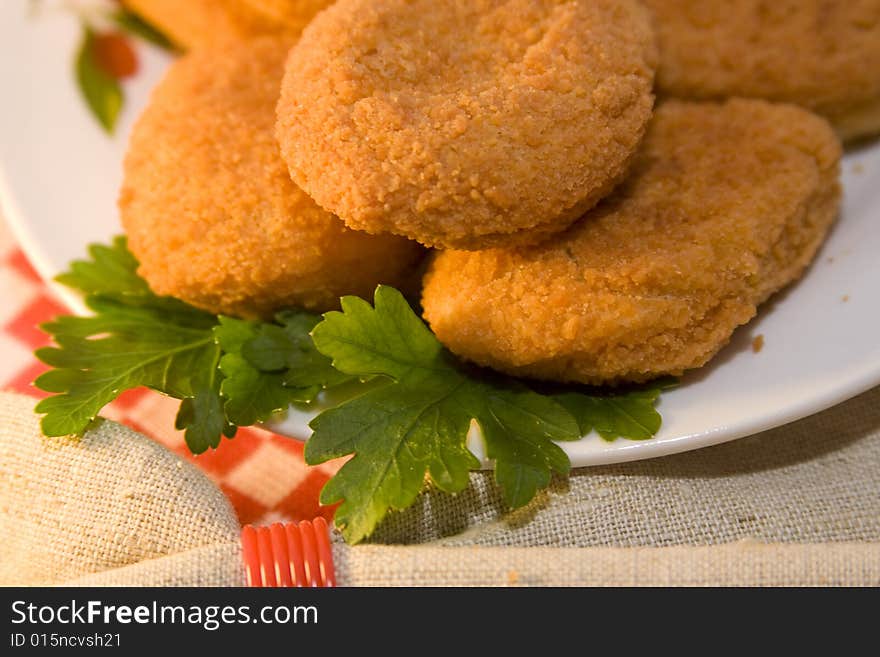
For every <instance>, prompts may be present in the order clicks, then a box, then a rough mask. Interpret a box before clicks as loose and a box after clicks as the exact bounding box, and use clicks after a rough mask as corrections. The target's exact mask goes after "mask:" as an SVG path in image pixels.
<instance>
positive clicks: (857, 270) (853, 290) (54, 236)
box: [0, 0, 880, 466]
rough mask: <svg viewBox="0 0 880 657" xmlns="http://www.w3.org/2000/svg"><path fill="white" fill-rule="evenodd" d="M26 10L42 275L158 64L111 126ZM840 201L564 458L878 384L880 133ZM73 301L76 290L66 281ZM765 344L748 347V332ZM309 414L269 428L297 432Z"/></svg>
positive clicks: (6, 185)
mask: <svg viewBox="0 0 880 657" xmlns="http://www.w3.org/2000/svg"><path fill="white" fill-rule="evenodd" d="M43 4H44V5H45V8H44V9H43V10H42V11H40V12H38V15H37V16H35V17H31V16H29V11H28V7H29V6H30V3H29V2H28V1H27V0H3V2H0V44H2V45H0V48H2V54H0V89H2V90H3V91H2V94H3V102H2V103H0V200H2V207H3V211H4V213H5V215H6V218H7V220H8V221H9V222H10V223H11V225H12V227H13V229H14V230H15V232H16V234H17V236H18V238H19V239H20V241H21V244H22V245H23V247H24V249H25V250H26V251H27V253H28V255H29V256H30V258H31V260H32V261H33V263H34V265H35V266H36V268H37V269H38V270H39V272H40V273H41V274H42V275H43V276H44V277H46V278H51V277H52V276H53V275H55V274H57V273H58V272H60V271H62V270H63V269H65V268H66V266H67V263H69V262H70V261H71V260H73V259H75V258H80V257H82V256H83V255H84V253H85V247H86V245H87V244H88V243H90V242H96V241H97V242H107V241H108V240H109V239H110V238H111V236H113V235H115V234H117V233H119V232H120V230H121V229H120V226H119V222H118V219H117V213H116V205H115V203H116V193H117V190H118V188H119V184H120V177H121V162H122V157H123V153H124V150H125V143H126V138H127V134H128V131H129V128H130V126H131V124H132V121H133V120H134V118H135V117H136V116H137V114H138V111H139V109H140V108H141V107H142V106H143V105H144V103H145V101H146V99H147V96H148V92H149V90H150V89H151V88H152V86H153V85H154V84H155V82H156V81H157V80H158V78H159V77H160V75H161V73H162V70H163V69H164V67H165V66H166V65H167V62H168V60H167V57H166V56H165V55H164V54H162V53H160V52H158V51H156V50H152V49H150V48H148V47H146V46H142V45H141V46H139V53H140V55H141V60H142V61H141V64H142V70H141V73H140V74H139V75H138V76H137V77H136V78H135V79H134V80H131V81H128V82H127V83H126V84H125V90H126V94H127V103H126V106H125V109H124V111H123V114H122V117H121V121H120V125H119V127H118V129H117V133H116V136H115V137H113V138H112V139H111V138H109V137H108V136H107V135H106V134H105V133H104V132H103V131H102V130H101V129H100V128H99V127H98V125H97V124H96V122H95V121H94V120H93V119H92V117H91V116H90V115H89V114H88V113H87V111H86V108H85V106H84V104H83V102H82V101H81V100H80V98H79V95H78V91H77V89H76V87H75V85H74V78H73V74H72V67H73V53H74V51H75V48H76V46H77V43H78V40H79V34H80V33H79V25H78V23H77V21H76V19H75V18H74V17H73V16H72V15H71V14H70V13H69V12H66V11H62V10H59V9H57V8H55V7H57V3H53V2H51V1H48V0H47V1H45V2H44V3H43ZM844 184H845V187H846V202H845V208H844V211H843V216H842V217H841V219H840V221H839V223H838V224H837V226H836V227H835V229H834V231H833V232H832V234H831V236H830V238H829V240H828V242H827V243H826V244H825V247H824V248H823V250H822V252H821V253H820V254H819V256H818V258H817V260H816V262H815V264H814V266H813V267H812V269H811V270H810V271H809V272H808V274H807V275H806V276H805V277H804V279H803V280H801V281H800V282H799V283H798V284H797V285H795V286H794V287H792V288H791V289H790V290H788V291H787V292H785V293H784V294H782V295H780V296H778V297H777V298H776V299H775V300H774V301H773V302H771V303H770V304H769V305H767V306H766V307H765V308H764V309H763V311H762V313H761V314H760V316H759V317H758V318H757V319H756V320H755V321H753V322H752V323H751V324H749V325H748V326H746V327H743V328H742V329H740V330H739V331H738V332H737V333H736V334H735V335H734V338H733V341H732V342H731V344H730V345H729V346H728V347H727V348H726V349H725V350H724V351H723V352H722V353H721V354H720V355H719V356H718V357H717V358H715V360H714V361H713V362H712V363H711V365H710V366H708V367H706V368H704V369H702V370H700V371H698V372H695V373H693V374H690V375H689V376H687V377H685V379H684V381H683V382H682V385H681V386H680V387H679V388H677V389H675V390H672V391H670V392H667V393H665V394H664V395H663V399H662V403H661V406H660V410H661V412H662V413H663V419H664V424H663V428H662V430H661V432H660V434H659V435H658V436H657V437H656V438H655V439H653V440H650V441H645V442H631V441H626V440H618V441H616V442H614V443H606V442H604V441H602V440H601V439H600V438H598V437H597V436H595V435H593V436H587V437H585V438H584V439H582V440H580V441H578V442H575V443H566V444H564V445H563V448H564V449H565V450H566V452H568V454H569V456H570V457H571V459H572V462H573V464H574V465H576V466H582V465H594V464H603V463H614V462H620V461H629V460H636V459H643V458H650V457H654V456H661V455H664V454H671V453H674V452H682V451H686V450H690V449H696V448H699V447H705V446H708V445H713V444H716V443H721V442H724V441H727V440H732V439H734V438H739V437H742V436H746V435H750V434H753V433H756V432H759V431H762V430H765V429H769V428H772V427H775V426H779V425H782V424H785V423H787V422H791V421H793V420H797V419H799V418H802V417H805V416H807V415H810V414H812V413H816V412H818V411H821V410H823V409H825V408H828V407H830V406H832V405H834V404H837V403H839V402H841V401H843V400H845V399H848V398H850V397H853V396H855V395H857V394H859V393H860V392H863V391H865V390H868V389H869V388H871V387H873V386H875V385H877V384H880V332H878V326H880V303H878V290H880V144H877V143H875V144H874V145H873V146H871V147H866V148H862V149H861V150H856V151H853V152H851V153H850V154H848V155H847V157H846V159H845V161H844ZM59 293H60V294H61V295H62V297H63V298H64V299H65V300H66V301H68V302H69V303H70V305H71V307H73V308H74V309H79V308H80V307H81V306H80V303H79V300H78V299H77V298H76V297H75V296H73V295H71V294H70V293H69V292H67V291H65V290H64V289H59ZM759 334H760V335H763V336H764V343H765V346H764V348H763V350H762V351H761V352H760V353H757V354H756V353H753V351H752V349H751V343H752V339H753V337H754V336H757V335H759ZM307 419H308V417H307V416H303V415H301V414H298V413H293V414H291V417H290V418H289V420H288V421H287V422H285V423H282V424H281V425H278V426H277V427H276V428H280V429H282V430H285V431H287V432H289V433H291V434H292V435H294V436H296V437H300V438H303V437H305V435H306V433H307V428H306V427H305V422H306V421H307Z"/></svg>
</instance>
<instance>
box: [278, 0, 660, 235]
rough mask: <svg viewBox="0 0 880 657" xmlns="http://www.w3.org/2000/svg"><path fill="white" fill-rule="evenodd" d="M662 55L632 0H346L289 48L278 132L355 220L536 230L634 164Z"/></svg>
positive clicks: (369, 226)
mask: <svg viewBox="0 0 880 657" xmlns="http://www.w3.org/2000/svg"><path fill="white" fill-rule="evenodd" d="M655 63H656V55H655V46H654V35H653V32H652V30H651V29H650V25H649V22H648V18H647V12H646V11H645V10H644V9H643V8H642V7H641V6H640V5H638V4H637V3H636V2H633V1H632V0H592V1H590V2H583V1H576V0H446V1H444V2H437V1H436V0H383V1H382V2H377V1H376V0H340V1H339V2H337V3H336V4H334V5H333V6H332V7H330V8H329V9H327V10H326V11H324V12H322V13H321V14H319V16H318V17H317V18H316V19H315V20H314V21H312V23H311V24H310V25H309V27H308V28H307V29H306V30H305V32H304V33H303V37H302V40H301V41H300V42H299V44H298V45H297V46H296V47H295V48H294V49H293V50H292V51H291V54H290V59H289V60H288V62H287V71H286V74H285V78H284V83H283V85H282V94H281V100H280V102H279V104H278V139H279V142H280V144H281V147H282V152H283V154H284V158H285V160H286V161H287V164H288V166H289V168H290V173H291V176H292V177H293V180H294V181H295V182H296V183H297V184H298V185H300V186H301V187H302V188H303V189H304V190H306V191H307V192H308V193H309V195H310V196H311V197H312V198H314V199H315V200H316V201H317V202H318V204H319V205H321V206H322V207H324V208H326V209H327V210H330V211H332V212H334V213H336V214H337V215H338V216H339V217H340V218H341V219H342V220H343V221H345V223H346V224H347V225H348V226H349V227H351V228H356V229H359V230H365V231H368V232H371V233H381V232H390V233H395V234H399V235H405V236H407V237H410V238H412V239H416V240H418V241H420V242H422V243H423V244H426V245H430V246H438V247H444V248H451V247H454V248H460V249H476V248H483V247H486V246H489V245H494V244H509V243H512V242H519V243H524V242H534V241H536V240H539V239H540V238H541V237H542V236H545V235H546V234H548V233H553V232H559V231H561V230H564V229H565V228H566V227H567V226H568V225H570V224H571V223H572V222H573V221H574V220H575V219H577V217H578V216H580V214H582V213H583V212H584V211H585V210H586V209H587V208H589V207H592V206H593V205H595V204H596V203H597V202H598V201H599V199H601V198H602V197H603V196H605V195H606V194H608V193H609V192H610V190H611V189H612V188H613V186H614V185H615V184H616V183H617V182H618V181H619V180H620V179H621V178H622V177H623V176H624V175H625V173H626V171H627V168H628V165H629V163H630V161H631V159H632V156H633V154H634V153H635V151H636V148H637V146H638V144H639V142H640V141H641V138H642V136H643V134H644V130H645V127H646V125H647V123H648V120H649V119H650V116H651V112H652V107H653V95H652V84H653V71H654V65H655Z"/></svg>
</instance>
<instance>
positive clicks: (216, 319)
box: [35, 238, 667, 542]
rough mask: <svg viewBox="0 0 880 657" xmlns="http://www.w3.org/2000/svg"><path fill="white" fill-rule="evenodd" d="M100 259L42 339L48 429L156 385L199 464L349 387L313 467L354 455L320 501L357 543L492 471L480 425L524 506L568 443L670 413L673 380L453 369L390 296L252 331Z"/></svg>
mask: <svg viewBox="0 0 880 657" xmlns="http://www.w3.org/2000/svg"><path fill="white" fill-rule="evenodd" d="M89 254H90V259H89V260H84V261H79V262H75V263H73V264H72V265H71V269H70V271H69V272H67V273H65V274H62V275H61V276H59V277H58V280H59V281H60V282H62V283H64V284H66V285H68V286H71V287H73V288H75V289H77V290H79V291H81V292H82V293H83V294H84V295H85V301H86V305H87V306H88V308H89V309H90V310H91V311H92V312H93V315H91V316H89V317H60V318H58V319H56V320H55V321H53V322H50V323H48V324H46V325H44V326H43V328H44V330H46V331H47V332H48V333H50V334H51V335H52V337H53V339H54V341H55V344H56V346H54V347H47V348H44V349H40V350H38V351H37V356H38V357H39V358H40V359H41V360H43V361H44V362H46V363H47V364H49V365H51V366H52V367H53V368H54V369H52V370H50V371H49V372H47V373H46V374H44V375H42V376H41V377H40V378H38V379H37V381H36V384H35V385H37V387H39V388H41V389H43V390H46V391H48V392H52V393H55V395H54V396H52V397H48V398H47V399H44V400H43V401H41V402H40V403H39V404H38V405H37V411H38V412H39V413H42V414H44V417H43V419H42V429H43V432H44V433H45V434H46V435H49V436H59V435H70V434H74V435H76V434H82V433H83V432H84V431H86V430H87V429H88V428H89V426H90V425H91V423H92V422H93V421H94V420H95V418H96V417H97V415H98V413H99V412H100V410H101V409H102V408H103V407H104V406H105V405H106V404H107V403H109V402H110V401H112V400H113V399H115V398H116V397H118V396H119V395H120V394H121V393H122V392H124V391H125V390H129V389H131V388H135V387H138V386H147V387H149V388H152V389H154V390H158V391H159V392H161V393H164V394H166V395H169V396H171V397H174V398H177V399H180V400H181V404H180V410H179V412H178V415H177V421H176V425H177V427H178V428H179V429H183V430H184V431H185V438H186V442H187V445H188V446H189V448H190V449H191V450H192V451H193V452H194V453H196V454H199V453H202V452H204V451H206V450H207V449H209V448H217V447H218V446H220V443H221V440H222V437H223V436H226V437H228V438H232V437H233V436H234V435H235V431H236V429H237V427H240V426H248V425H251V424H255V423H259V422H264V421H266V420H268V419H270V418H272V417H273V416H274V415H276V414H277V413H280V412H283V411H284V410H285V409H287V408H288V406H289V405H290V404H291V403H309V402H311V401H313V400H314V399H315V398H316V396H317V395H318V394H319V393H320V392H321V391H322V390H326V389H330V388H334V387H336V386H340V385H342V384H348V387H349V388H353V389H354V391H355V392H354V393H352V395H351V396H350V397H349V398H348V399H347V400H345V401H342V402H341V403H339V404H337V405H336V406H335V407H332V408H329V409H328V410H324V411H323V412H321V413H320V414H318V415H317V417H316V418H315V419H314V420H313V421H312V422H311V425H310V426H311V428H312V429H313V432H314V433H313V435H312V436H311V438H310V439H309V440H308V442H307V443H306V449H305V457H306V461H307V462H308V463H311V464H317V463H323V462H325V461H328V460H330V459H334V458H338V457H342V456H352V458H350V459H349V460H348V461H347V462H346V463H345V465H343V466H342V468H341V469H340V470H339V472H338V473H337V474H336V475H335V476H334V477H333V478H332V479H331V480H330V481H329V482H328V483H327V485H326V486H325V488H324V490H323V491H322V493H321V501H322V502H323V503H326V504H332V503H336V502H341V504H340V506H339V508H338V509H337V511H336V524H337V526H338V527H339V528H340V529H341V531H342V533H343V535H344V536H345V538H346V540H348V541H349V542H358V541H360V540H362V539H364V538H365V537H367V536H369V535H370V534H371V533H372V531H373V530H374V529H375V527H376V526H377V524H378V523H379V522H380V521H381V520H382V518H383V517H384V516H385V515H386V514H387V513H388V511H389V510H391V509H403V508H405V507H407V506H409V505H410V504H412V503H413V502H414V501H415V499H416V497H417V496H418V494H419V492H420V491H421V490H422V488H423V487H424V485H425V482H426V480H427V479H430V480H431V481H432V482H433V483H434V485H436V486H437V487H438V488H440V489H441V490H444V491H448V492H457V491H461V490H463V489H464V488H465V487H466V486H467V485H468V473H469V472H470V471H471V470H474V469H476V468H479V467H480V465H481V464H480V462H479V460H478V459H477V458H476V457H475V456H474V455H473V454H472V453H471V452H470V451H469V450H468V447H467V436H468V432H469V430H470V428H471V426H472V425H473V424H474V423H475V424H476V425H477V426H478V427H479V429H480V431H481V434H482V436H483V440H484V441H485V444H486V453H487V455H488V457H489V458H490V459H492V460H493V461H494V463H495V479H496V481H497V483H498V485H499V486H500V488H501V491H502V494H503V497H504V499H505V500H506V502H507V503H508V504H509V505H510V506H511V507H519V506H523V505H525V504H527V503H528V502H529V501H530V500H531V499H532V498H533V497H534V495H535V493H536V492H537V491H538V490H539V489H541V488H543V487H545V486H547V485H548V483H549V481H550V478H551V476H552V474H554V473H556V474H559V475H564V474H566V473H567V472H568V471H569V469H570V468H571V464H570V462H569V460H568V457H567V456H566V454H565V452H564V451H563V450H562V449H561V448H560V447H559V446H558V445H557V443H558V442H561V441H572V440H578V439H579V438H580V437H581V436H582V435H584V434H586V433H589V432H590V431H591V430H594V429H595V430H596V431H597V433H599V435H600V436H601V437H602V438H604V439H606V440H614V439H616V438H619V437H623V438H630V439H634V440H644V439H647V438H650V437H652V436H653V435H655V434H656V432H657V430H658V429H659V428H660V422H661V419H660V415H659V413H658V412H657V410H656V403H657V400H658V397H659V394H660V391H661V389H662V388H663V387H664V386H665V385H667V382H661V383H658V384H656V385H653V386H643V387H640V388H637V389H631V390H627V391H607V390H606V391H597V390H594V389H591V388H584V387H571V386H569V387H565V388H557V387H554V388H553V389H552V390H551V389H547V388H542V389H538V388H533V387H530V386H529V385H527V384H526V383H524V382H522V381H519V380H515V379H511V378H509V377H502V376H499V375H496V374H492V373H488V372H486V371H483V370H477V369H475V368H473V367H470V366H467V365H465V364H463V363H462V362H460V361H458V360H457V359H456V358H454V357H453V356H452V354H450V353H449V352H448V351H447V350H446V349H445V348H444V347H443V346H442V345H441V344H440V342H439V341H438V340H437V338H436V337H435V336H434V335H433V333H431V331H430V330H429V329H428V327H427V326H426V325H425V324H424V323H423V322H422V321H421V319H419V317H418V316H417V315H416V314H415V312H413V310H412V308H411V307H410V305H409V303H408V302H407V301H406V299H405V298H404V297H403V295H402V294H401V293H400V292H398V291H397V290H395V289H394V288H391V287H387V286H380V287H379V288H377V290H376V294H375V298H374V303H373V304H370V303H369V302H368V301H366V300H364V299H360V298H358V297H344V298H343V299H342V300H341V308H342V309H341V311H335V312H330V313H327V314H326V315H324V317H323V318H321V317H318V316H316V315H312V314H310V313H306V312H302V311H287V312H283V313H280V314H279V315H277V316H276V317H275V318H274V320H273V321H268V322H258V321H246V320H241V319H235V318H230V317H222V316H216V315H212V314H210V313H207V312H204V311H201V310H198V309H196V308H193V307H191V306H189V305H187V304H185V303H183V302H181V301H178V300H176V299H172V298H170V297H159V296H157V295H155V294H153V293H152V292H151V291H150V290H149V287H148V286H147V284H146V282H145V281H144V280H143V279H141V278H140V277H139V276H138V275H137V261H136V260H135V259H134V257H133V256H132V255H131V253H129V251H128V249H127V247H126V243H125V239H124V238H117V239H116V240H115V241H114V242H113V244H112V245H111V246H99V245H95V246H92V247H90V250H89ZM358 381H361V382H366V381H370V382H371V383H370V385H363V386H360V385H357V382H358ZM352 383H354V385H352Z"/></svg>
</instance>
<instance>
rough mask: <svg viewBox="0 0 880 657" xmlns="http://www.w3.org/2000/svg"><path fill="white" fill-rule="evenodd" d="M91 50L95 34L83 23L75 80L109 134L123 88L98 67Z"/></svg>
mask: <svg viewBox="0 0 880 657" xmlns="http://www.w3.org/2000/svg"><path fill="white" fill-rule="evenodd" d="M94 49H95V33H94V32H93V31H92V30H91V28H89V27H85V26H84V27H83V38H82V41H81V43H80V46H79V50H78V51H77V54H76V61H75V72H76V83H77V85H78V86H79V90H80V92H81V93H82V96H83V98H84V99H85V101H86V105H88V108H89V109H90V110H91V112H92V114H93V115H94V117H95V118H96V119H97V120H98V123H100V124H101V127H103V128H104V130H105V131H107V132H108V133H109V134H113V130H114V129H115V128H116V119H117V118H118V117H119V112H120V110H122V104H123V102H124V96H123V93H122V87H120V86H119V82H117V81H116V80H115V79H114V78H113V77H112V76H110V75H108V74H107V73H105V72H104V71H103V70H102V69H101V67H100V66H98V63H97V61H96V60H95V53H94Z"/></svg>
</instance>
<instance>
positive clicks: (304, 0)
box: [123, 0, 333, 50]
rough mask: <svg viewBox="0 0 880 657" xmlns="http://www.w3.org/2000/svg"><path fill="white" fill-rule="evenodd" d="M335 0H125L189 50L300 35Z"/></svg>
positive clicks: (137, 12) (140, 14) (128, 5)
mask: <svg viewBox="0 0 880 657" xmlns="http://www.w3.org/2000/svg"><path fill="white" fill-rule="evenodd" d="M332 2H333V0H123V4H125V5H126V6H127V7H128V8H129V9H131V11H133V12H134V13H136V14H138V15H139V16H141V17H142V18H144V20H146V21H147V22H149V23H150V24H152V25H154V26H155V27H156V28H158V29H159V30H160V31H161V32H162V33H163V34H165V35H166V36H167V37H168V38H169V39H171V40H172V41H173V42H174V43H175V44H176V45H178V46H179V47H181V48H183V49H184V50H188V49H191V48H202V47H210V46H213V45H217V44H221V43H225V42H228V41H240V40H242V39H249V38H252V37H257V36H261V35H278V36H282V35H283V36H287V37H290V38H291V42H292V41H293V39H294V38H296V37H297V36H298V35H299V33H300V32H302V29H303V28H304V27H305V26H306V25H307V24H308V22H309V21H310V20H311V19H312V17H313V16H314V15H315V14H316V13H318V12H319V11H320V10H321V9H323V8H324V7H326V6H328V5H330V4H331V3H332Z"/></svg>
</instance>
